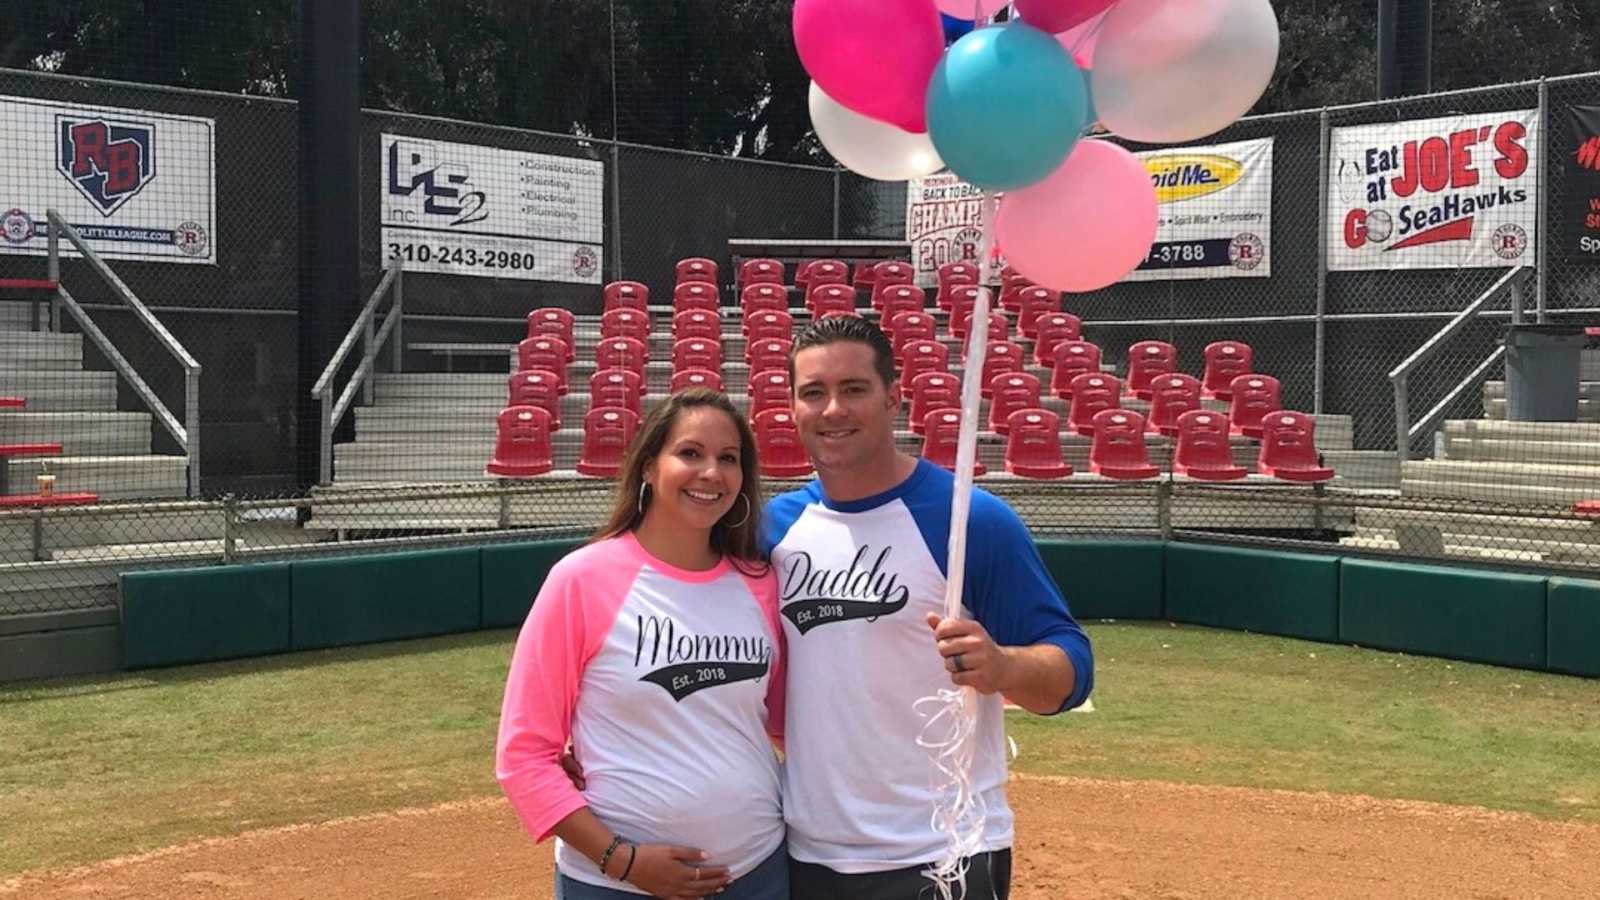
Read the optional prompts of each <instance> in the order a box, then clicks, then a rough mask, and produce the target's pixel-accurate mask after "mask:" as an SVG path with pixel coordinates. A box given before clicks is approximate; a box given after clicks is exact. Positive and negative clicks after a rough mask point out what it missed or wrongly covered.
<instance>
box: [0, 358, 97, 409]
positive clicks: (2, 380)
mask: <svg viewBox="0 0 1600 900" xmlns="http://www.w3.org/2000/svg"><path fill="white" fill-rule="evenodd" d="M7 363H8V361H7V360H5V359H0V395H6V396H12V397H24V398H26V399H27V401H28V410H29V411H31V412H77V411H92V412H115V411H116V409H117V375H116V373H115V372H85V371H82V370H78V371H72V370H68V369H59V370H39V369H29V368H17V367H14V366H8V365H7Z"/></svg>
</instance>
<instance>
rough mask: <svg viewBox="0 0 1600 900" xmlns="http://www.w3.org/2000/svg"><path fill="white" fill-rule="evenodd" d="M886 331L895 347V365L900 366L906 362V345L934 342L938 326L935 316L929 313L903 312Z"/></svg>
mask: <svg viewBox="0 0 1600 900" xmlns="http://www.w3.org/2000/svg"><path fill="white" fill-rule="evenodd" d="M884 330H885V331H887V332H888V334H889V342H890V344H891V345H892V346H893V347H894V361H895V364H896V365H899V364H901V363H903V362H905V361H906V345H907V344H909V343H911V342H912V341H931V340H934V339H935V333H936V330H937V326H936V324H935V323H934V321H933V316H930V315H928V314H927V313H921V312H902V313H899V314H897V315H896V316H895V317H894V319H893V321H891V322H890V323H889V327H888V328H886V329H884Z"/></svg>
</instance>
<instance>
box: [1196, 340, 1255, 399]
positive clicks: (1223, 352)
mask: <svg viewBox="0 0 1600 900" xmlns="http://www.w3.org/2000/svg"><path fill="white" fill-rule="evenodd" d="M1205 359H1206V371H1205V377H1204V378H1202V379H1201V380H1200V381H1201V387H1203V388H1204V389H1205V395H1206V396H1207V397H1215V398H1217V399H1218V400H1222V401H1225V402H1226V401H1228V400H1232V399H1233V392H1232V391H1231V390H1229V387H1230V386H1231V385H1232V384H1233V380H1234V379H1235V378H1238V377H1239V376H1240V375H1248V374H1250V372H1251V371H1252V369H1251V367H1252V366H1253V365H1254V364H1255V351H1254V350H1252V349H1251V348H1250V345H1249V344H1245V343H1240V342H1239V341H1213V342H1211V343H1209V344H1207V345H1206V351H1205Z"/></svg>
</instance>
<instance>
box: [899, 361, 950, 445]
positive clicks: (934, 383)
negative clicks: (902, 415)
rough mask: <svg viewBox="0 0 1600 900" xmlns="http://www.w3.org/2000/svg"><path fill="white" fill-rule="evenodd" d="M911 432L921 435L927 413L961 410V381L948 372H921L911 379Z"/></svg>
mask: <svg viewBox="0 0 1600 900" xmlns="http://www.w3.org/2000/svg"><path fill="white" fill-rule="evenodd" d="M907 383H909V384H910V385H911V415H910V416H909V419H910V421H911V430H912V431H913V432H915V433H916V434H921V433H922V427H923V422H924V420H925V419H927V417H928V413H931V412H933V411H934V410H936V409H960V408H961V379H959V378H957V377H956V376H954V375H951V374H950V373H949V372H922V373H920V374H918V375H917V376H916V377H915V378H911V379H910V380H909V382H907Z"/></svg>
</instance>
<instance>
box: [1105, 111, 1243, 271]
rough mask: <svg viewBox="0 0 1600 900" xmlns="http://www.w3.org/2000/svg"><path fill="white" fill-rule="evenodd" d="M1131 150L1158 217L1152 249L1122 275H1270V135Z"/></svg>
mask: <svg viewBox="0 0 1600 900" xmlns="http://www.w3.org/2000/svg"><path fill="white" fill-rule="evenodd" d="M1135 155H1137V156H1138V157H1139V159H1140V161H1141V162H1143V163H1144V167H1145V169H1146V170H1147V171H1149V173H1150V180H1151V181H1152V182H1154V183H1155V186H1156V199H1157V200H1159V201H1160V203H1161V218H1160V219H1158V220H1157V225H1156V239H1155V242H1154V243H1152V244H1151V246H1150V253H1149V255H1147V256H1146V257H1145V261H1144V262H1142V263H1140V264H1139V268H1138V269H1136V270H1135V271H1134V272H1132V273H1131V274H1129V275H1128V277H1127V278H1124V279H1123V280H1124V281H1166V280H1178V279H1190V278H1266V277H1269V276H1270V275H1271V274H1272V254H1271V252H1270V248H1271V243H1272V138H1261V139H1259V140H1253V141H1237V142H1235V143H1231V144H1212V145H1210V146H1203V147H1183V148H1178V149H1173V150H1156V151H1147V152H1144V153H1139V154H1135Z"/></svg>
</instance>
